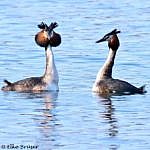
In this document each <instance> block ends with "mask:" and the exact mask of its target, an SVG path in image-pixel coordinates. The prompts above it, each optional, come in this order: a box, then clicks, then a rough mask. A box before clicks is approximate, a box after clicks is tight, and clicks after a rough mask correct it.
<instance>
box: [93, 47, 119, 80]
mask: <svg viewBox="0 0 150 150" xmlns="http://www.w3.org/2000/svg"><path fill="white" fill-rule="evenodd" d="M115 56H116V51H115V50H112V49H111V48H110V49H109V54H108V57H107V59H106V61H105V63H104V65H103V67H102V68H101V69H100V71H99V72H98V74H97V78H96V82H98V81H100V80H103V79H107V78H112V68H113V65H114V60H115Z"/></svg>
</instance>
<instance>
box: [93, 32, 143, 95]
mask: <svg viewBox="0 0 150 150" xmlns="http://www.w3.org/2000/svg"><path fill="white" fill-rule="evenodd" d="M118 33H120V31H118V30H117V29H114V30H113V31H111V32H110V33H108V34H106V35H105V36H104V37H103V38H102V39H100V40H98V41H96V43H100V42H103V41H108V47H109V54H108V57H107V59H106V61H105V63H104V65H103V66H102V68H101V69H100V70H99V72H98V74H97V77H96V81H95V83H94V85H93V88H92V91H93V92H96V93H99V94H116V95H120V94H121V95H122V94H136V93H139V94H143V93H145V92H146V91H145V90H144V87H145V85H144V86H141V87H139V88H137V87H135V86H133V85H132V84H130V83H128V82H126V81H123V80H119V79H113V78H112V68H113V65H114V60H115V56H116V52H117V49H118V48H119V46H120V42H119V39H118V36H117V34H118Z"/></svg>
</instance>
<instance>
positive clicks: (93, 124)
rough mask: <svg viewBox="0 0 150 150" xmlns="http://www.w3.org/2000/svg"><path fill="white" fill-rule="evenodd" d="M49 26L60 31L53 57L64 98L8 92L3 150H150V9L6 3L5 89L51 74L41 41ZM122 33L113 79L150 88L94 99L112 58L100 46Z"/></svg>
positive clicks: (0, 5)
mask: <svg viewBox="0 0 150 150" xmlns="http://www.w3.org/2000/svg"><path fill="white" fill-rule="evenodd" d="M41 21H44V22H46V23H48V24H49V23H50V22H52V21H56V22H58V24H59V27H58V28H57V29H56V31H57V32H59V33H60V34H61V36H62V44H61V45H60V46H59V47H57V48H53V51H54V55H55V63H56V66H57V69H58V72H59V78H60V82H59V87H60V91H59V93H52V92H43V93H18V92H3V91H0V101H1V102H0V149H15V148H16V149H21V148H22V149H28V150H29V149H38V150H77V149H78V150H87V149H89V150H127V149H128V150H141V149H142V150H149V149H150V92H149V91H150V66H149V65H150V49H149V47H150V46H149V41H150V32H149V30H150V1H146V0H143V1H141V0H134V1H130V0H126V1H124V0H120V1H112V0H107V1H106V0H99V1H98V0H82V1H81V0H75V1H73V0H72V1H67V0H60V1H58V0H24V1H20V0H13V1H10V0H1V1H0V34H1V36H0V72H1V74H0V86H3V79H8V80H10V81H16V80H19V79H23V78H25V77H30V76H40V75H42V74H43V72H44V67H45V54H44V49H43V48H40V47H38V46H37V45H36V44H35V41H34V35H35V34H36V33H37V32H38V31H39V29H38V28H37V24H39V23H40V22H41ZM114 28H117V29H118V30H121V34H119V35H118V36H119V39H120V42H121V45H120V48H119V50H118V53H117V56H116V60H115V66H114V69H113V77H114V78H119V79H123V80H127V81H128V82H130V83H132V84H134V85H136V86H142V85H144V84H146V90H147V93H146V94H144V95H127V96H113V97H110V98H102V97H99V96H96V95H94V94H92V92H91V88H92V84H93V82H94V80H95V78H96V74H97V72H98V70H99V69H100V67H101V66H102V65H103V63H104V61H105V59H106V57H107V54H108V47H107V43H102V44H96V43H95V41H96V40H98V39H99V38H101V37H102V36H103V35H104V34H105V33H108V32H110V31H111V30H112V29H114ZM10 144H14V145H10ZM13 146H14V147H13ZM23 146H24V147H23ZM31 146H33V147H31Z"/></svg>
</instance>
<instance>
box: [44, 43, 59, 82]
mask: <svg viewBox="0 0 150 150" xmlns="http://www.w3.org/2000/svg"><path fill="white" fill-rule="evenodd" d="M45 55H46V68H45V73H44V75H43V80H44V81H45V82H46V83H49V82H50V81H55V82H57V83H58V73H57V69H56V66H55V62H54V55H53V51H52V48H51V46H50V45H48V46H47V47H46V48H45Z"/></svg>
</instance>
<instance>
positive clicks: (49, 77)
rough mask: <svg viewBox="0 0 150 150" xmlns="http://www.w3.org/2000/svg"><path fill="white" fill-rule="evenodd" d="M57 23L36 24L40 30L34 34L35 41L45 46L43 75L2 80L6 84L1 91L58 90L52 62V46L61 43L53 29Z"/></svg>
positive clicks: (56, 76)
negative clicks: (16, 79)
mask: <svg viewBox="0 0 150 150" xmlns="http://www.w3.org/2000/svg"><path fill="white" fill-rule="evenodd" d="M57 26H58V24H57V23H56V22H54V23H51V24H50V26H47V24H45V23H43V22H42V23H41V24H40V25H38V27H39V28H40V29H42V31H41V32H39V33H38V34H36V35H35V41H36V43H37V44H38V45H39V46H41V47H45V55H46V68H45V72H44V75H43V76H41V77H31V78H26V79H23V80H19V81H17V82H14V83H12V82H9V81H7V80H4V82H5V83H6V84H7V85H6V86H4V87H2V90H3V91H46V90H51V91H58V90H59V87H58V81H59V77H58V72H57V69H56V66H55V62H54V55H53V51H52V47H54V46H55V47H56V46H58V45H59V44H60V43H61V37H60V35H59V34H58V33H55V32H54V31H53V29H54V28H56V27H57Z"/></svg>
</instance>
